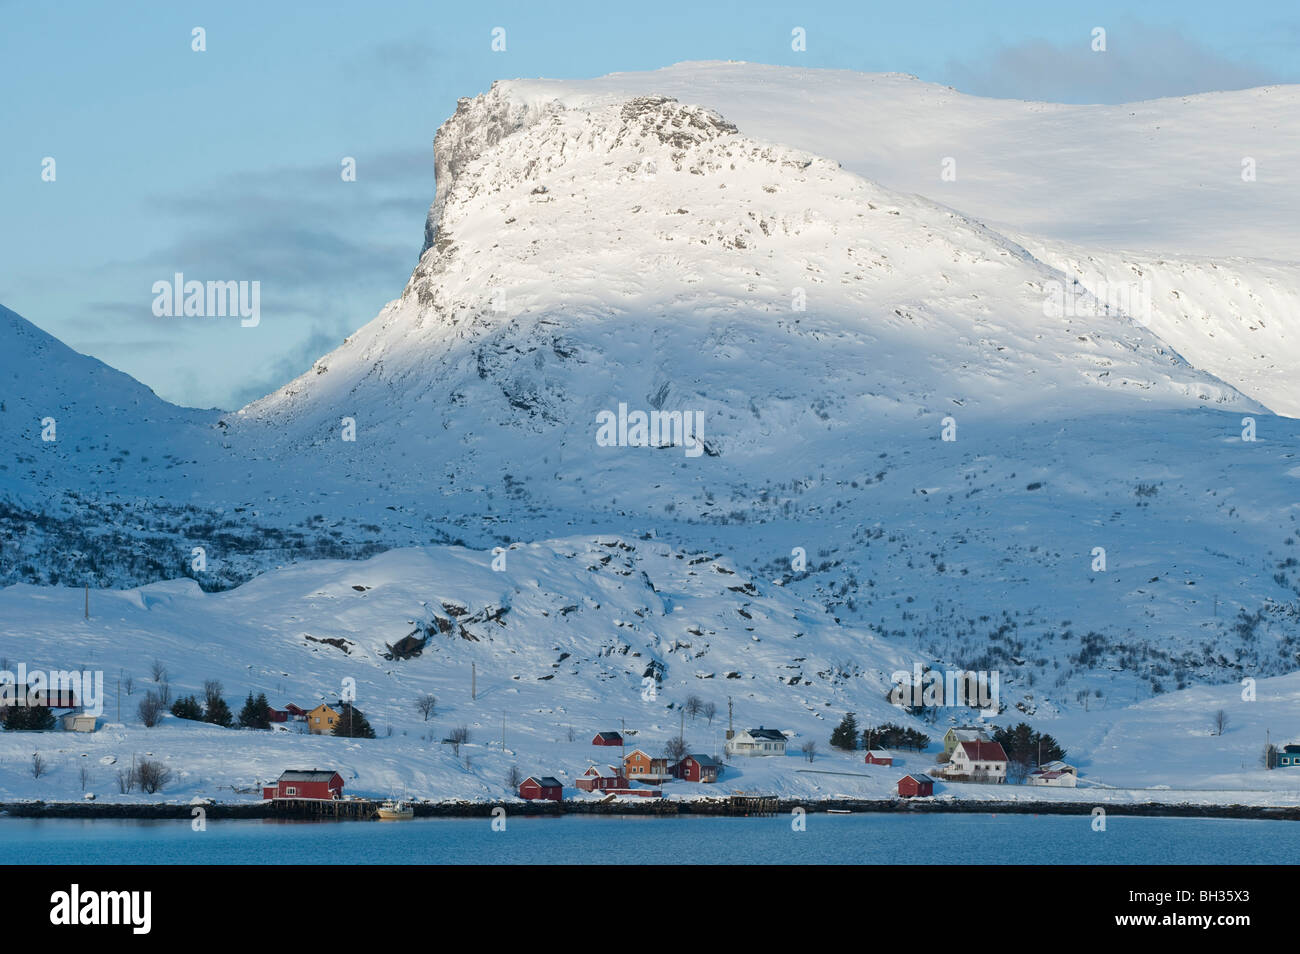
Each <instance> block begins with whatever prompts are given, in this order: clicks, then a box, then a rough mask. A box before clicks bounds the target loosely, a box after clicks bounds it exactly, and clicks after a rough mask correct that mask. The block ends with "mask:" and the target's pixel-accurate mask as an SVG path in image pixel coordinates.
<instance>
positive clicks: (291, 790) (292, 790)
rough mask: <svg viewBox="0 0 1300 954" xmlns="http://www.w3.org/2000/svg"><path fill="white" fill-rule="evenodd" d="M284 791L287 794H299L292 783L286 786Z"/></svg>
mask: <svg viewBox="0 0 1300 954" xmlns="http://www.w3.org/2000/svg"><path fill="white" fill-rule="evenodd" d="M284 793H285V794H286V795H297V794H298V790H297V789H296V788H294V787H293V786H292V785H290V786H288V787H286V788H285V790H284Z"/></svg>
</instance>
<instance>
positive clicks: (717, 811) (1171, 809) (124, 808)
mask: <svg viewBox="0 0 1300 954" xmlns="http://www.w3.org/2000/svg"><path fill="white" fill-rule="evenodd" d="M411 804H412V808H414V810H415V817H417V818H487V817H491V815H492V811H493V809H496V808H505V809H506V810H507V812H508V813H510V814H515V815H551V816H559V815H663V816H670V817H671V816H678V815H705V816H727V817H748V815H749V814H751V813H747V812H741V811H736V810H735V809H734V808H733V806H732V805H731V803H730V800H729V799H727V798H708V799H691V800H682V801H673V800H668V799H662V800H661V799H656V800H653V801H650V800H635V801H633V800H628V801H622V802H598V801H563V802H546V803H537V802H523V801H519V800H510V799H504V800H502V801H499V802H460V801H443V802H412V803H411ZM1094 807H1102V808H1104V809H1105V810H1106V814H1107V815H1136V816H1166V817H1173V818H1245V819H1258V820H1274V821H1300V806H1268V805H1240V804H1231V805H1194V804H1187V803H1176V802H1135V803H1130V804H1114V805H1112V804H1102V805H1100V806H1094V805H1093V804H1091V803H1087V802H1078V801H1071V802H1052V801H1042V802H1025V801H1015V802H999V801H973V800H965V801H963V800H950V801H931V800H925V799H898V798H892V799H890V798H886V799H843V798H839V799H787V798H782V799H778V800H777V806H776V811H775V814H777V815H788V814H789V813H790V812H792V811H793V810H794V809H795V808H802V809H803V810H804V811H805V812H808V813H810V814H820V813H825V812H828V811H830V810H832V809H833V810H836V811H841V812H843V811H848V812H850V813H852V814H864V815H865V814H897V813H900V812H901V813H913V814H988V815H1084V816H1086V815H1091V814H1092V810H1093V808H1094ZM195 808H202V809H203V810H204V812H205V816H206V817H207V818H210V819H241V818H243V819H257V818H261V819H275V820H281V821H284V820H288V821H298V820H307V819H303V818H299V817H294V816H288V817H286V816H285V815H284V814H281V813H275V812H273V811H272V809H271V805H270V803H267V802H213V803H202V804H197V803H196V804H191V803H188V802H181V803H163V804H149V803H145V802H139V803H125V804H103V803H101V804H95V803H93V802H43V801H31V802H0V818H4V817H8V818H69V819H72V818H81V819H94V818H110V819H111V818H117V819H137V820H149V819H180V818H183V819H190V818H192V817H193V814H194V812H193V810H194V809H195ZM753 814H755V815H757V814H758V813H753ZM766 814H767V815H768V816H769V817H770V816H771V815H772V814H773V813H772V812H768V813H766Z"/></svg>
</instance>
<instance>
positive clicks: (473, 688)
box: [469, 663, 478, 699]
mask: <svg viewBox="0 0 1300 954" xmlns="http://www.w3.org/2000/svg"><path fill="white" fill-rule="evenodd" d="M469 674H470V675H469V697H470V698H471V699H477V698H478V664H477V663H470V664H469Z"/></svg>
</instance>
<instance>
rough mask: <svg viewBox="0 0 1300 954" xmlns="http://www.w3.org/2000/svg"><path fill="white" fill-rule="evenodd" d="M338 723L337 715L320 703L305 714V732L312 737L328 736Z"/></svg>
mask: <svg viewBox="0 0 1300 954" xmlns="http://www.w3.org/2000/svg"><path fill="white" fill-rule="evenodd" d="M338 721H339V714H338V713H337V712H335V711H334V710H333V709H331V708H330V707H329V706H328V705H326V704H325V703H323V702H322V703H321V704H320V705H318V706H317V707H316V708H315V709H312V710H311V712H308V713H307V731H308V732H310V733H311V734H312V735H329V734H330V733H331V732H333V731H334V723H335V722H338Z"/></svg>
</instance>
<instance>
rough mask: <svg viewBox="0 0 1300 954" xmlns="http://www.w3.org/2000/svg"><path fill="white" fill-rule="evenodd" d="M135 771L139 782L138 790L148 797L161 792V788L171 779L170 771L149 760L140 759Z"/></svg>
mask: <svg viewBox="0 0 1300 954" xmlns="http://www.w3.org/2000/svg"><path fill="white" fill-rule="evenodd" d="M135 771H136V776H137V777H138V780H139V782H140V790H141V791H143V792H146V793H148V794H149V795H152V794H153V793H154V792H159V791H162V787H163V786H164V785H166V784H167V783H168V782H170V781H171V778H172V773H171V769H169V768H167V766H165V765H163V764H162V763H161V762H154V761H151V760H149V759H141V760H140V764H139V765H137V766H136V769H135Z"/></svg>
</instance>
